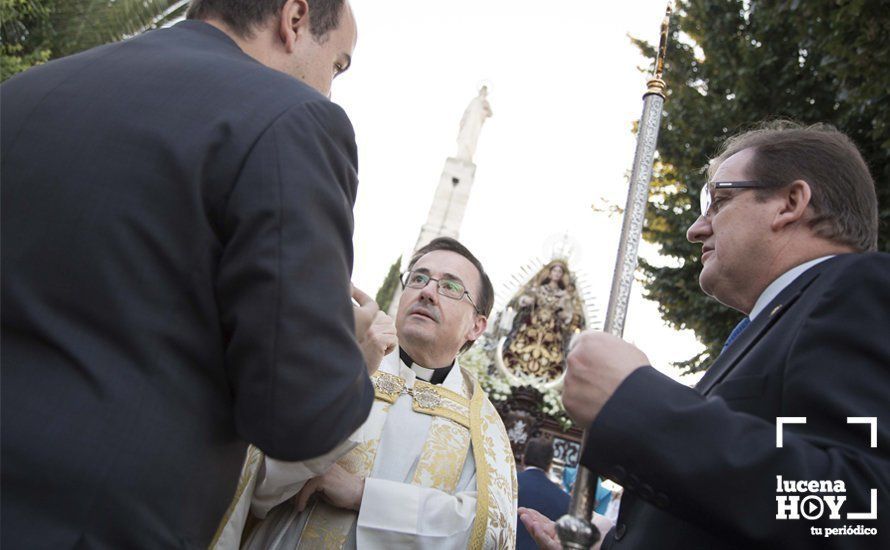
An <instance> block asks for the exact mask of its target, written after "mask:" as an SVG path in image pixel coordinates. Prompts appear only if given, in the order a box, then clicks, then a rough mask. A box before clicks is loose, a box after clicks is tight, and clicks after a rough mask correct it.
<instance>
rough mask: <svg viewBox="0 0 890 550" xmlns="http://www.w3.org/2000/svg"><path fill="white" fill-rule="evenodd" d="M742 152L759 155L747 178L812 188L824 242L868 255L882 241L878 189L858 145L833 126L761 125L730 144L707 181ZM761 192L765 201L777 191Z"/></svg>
mask: <svg viewBox="0 0 890 550" xmlns="http://www.w3.org/2000/svg"><path fill="white" fill-rule="evenodd" d="M744 149H753V150H754V152H755V154H754V156H753V157H752V159H751V161H750V164H749V165H748V170H747V171H748V177H749V178H750V179H752V180H759V181H765V182H770V183H773V184H775V186H777V187H778V186H781V185H785V184H789V183H791V182H793V181H795V180H803V181H805V182H807V183H808V184H809V186H810V189H811V192H812V199H811V201H810V206H811V207H812V209H813V214H814V215H813V216H812V217H811V218H810V219H809V226H810V228H811V229H812V231H813V233H814V234H815V235H817V236H818V237H821V238H823V239H826V240H829V241H832V242H835V243H838V244H842V245H846V246H851V247H853V248H854V249H856V250H858V251H861V252H864V251H868V250H875V249H876V248H877V240H878V202H877V196H876V194H875V184H874V180H873V179H872V177H871V174H870V173H869V171H868V166H867V165H866V163H865V161H864V160H863V158H862V155H861V154H860V153H859V149H857V147H856V145H855V144H854V143H853V141H852V140H851V139H850V138H849V137H847V136H846V135H845V134H843V133H841V132H839V131H838V130H837V129H835V128H834V127H832V126H828V125H823V124H817V125H813V126H803V125H800V124H797V123H794V122H790V121H776V122H770V123H766V124H763V125H762V126H760V127H759V128H757V129H754V130H751V131H748V132H744V133H741V134H739V135H736V136H733V137H731V138H729V139H728V140H726V142H725V143H724V146H723V149H722V151H721V152H720V155H719V156H718V157H717V158H715V159H714V160H713V161H712V162H711V166H710V169H709V175H713V174H714V172H715V171H716V170H717V168H718V167H719V165H720V164H721V163H722V162H723V161H724V160H726V159H728V158H729V157H731V156H733V155H734V154H736V153H738V152H739V151H742V150H744ZM777 187H772V188H767V189H758V190H757V194H758V196H759V197H762V198H765V197H768V196H770V194H771V193H772V192H773V191H774V190H775V189H776V188H777Z"/></svg>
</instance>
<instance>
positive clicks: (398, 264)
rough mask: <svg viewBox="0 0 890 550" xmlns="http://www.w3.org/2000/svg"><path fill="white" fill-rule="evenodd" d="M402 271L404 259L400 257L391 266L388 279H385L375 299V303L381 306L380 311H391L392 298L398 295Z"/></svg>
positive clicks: (387, 275)
mask: <svg viewBox="0 0 890 550" xmlns="http://www.w3.org/2000/svg"><path fill="white" fill-rule="evenodd" d="M401 269H402V257H401V256H399V259H398V260H396V261H395V263H393V264H392V265H391V266H389V272H387V274H386V277H384V279H383V283H382V284H381V285H380V288H379V289H377V296H375V297H374V301H375V302H377V305H378V306H380V311H386V310H388V309H389V305H390V304H391V303H392V298H393V296H395V294H396V289H397V288H399V271H400V270H401Z"/></svg>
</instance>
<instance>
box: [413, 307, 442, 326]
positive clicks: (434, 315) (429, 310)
mask: <svg viewBox="0 0 890 550" xmlns="http://www.w3.org/2000/svg"><path fill="white" fill-rule="evenodd" d="M412 313H421V314H423V315H426V316H427V317H430V318H431V319H432V320H433V321H435V322H437V323H438V322H439V321H441V316H440V315H439V311H438V310H437V309H436V308H434V307H432V306H427V305H425V304H423V303H422V302H417V303H416V304H414V305H413V306H411V307H410V308H408V315H411V314H412Z"/></svg>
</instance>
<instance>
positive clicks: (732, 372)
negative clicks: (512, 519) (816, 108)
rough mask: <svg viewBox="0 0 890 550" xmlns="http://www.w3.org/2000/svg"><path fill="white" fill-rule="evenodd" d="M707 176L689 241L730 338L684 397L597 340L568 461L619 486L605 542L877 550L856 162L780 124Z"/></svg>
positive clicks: (867, 238) (850, 151)
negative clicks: (730, 311)
mask: <svg viewBox="0 0 890 550" xmlns="http://www.w3.org/2000/svg"><path fill="white" fill-rule="evenodd" d="M709 176H710V178H709V184H708V185H707V186H706V187H705V190H704V191H703V196H702V214H701V216H700V217H699V218H698V220H697V221H696V222H695V223H694V224H693V225H692V227H690V228H689V231H688V237H689V239H690V241H693V242H700V243H702V250H703V254H702V263H703V269H702V271H701V276H700V283H701V287H702V289H703V290H704V291H705V292H706V293H708V294H710V295H711V296H713V297H715V298H716V299H718V300H719V301H720V302H722V303H723V304H725V305H728V306H730V307H732V308H735V309H737V310H739V311H741V312H743V313H744V314H745V315H746V316H747V317H746V318H745V320H744V321H743V323H741V324H740V326H741V327H742V329H741V330H737V331H733V332H734V333H735V338H734V339H733V340H732V341H731V342H729V344H728V346H727V347H726V348H725V349H724V351H723V353H722V354H721V355H720V357H719V358H718V359H717V360H716V362H715V363H714V364H713V365H712V366H711V367H710V368H709V369H708V372H707V374H705V376H704V377H703V378H702V379H701V381H700V382H699V384H698V385H697V386H696V388H695V389H692V388H687V387H685V386H683V385H681V384H678V383H676V382H673V381H672V380H670V379H669V378H668V377H666V376H664V375H662V374H660V373H658V372H657V371H656V370H654V369H653V368H652V367H650V366H644V365H648V364H649V362H648V360H647V358H646V356H645V355H643V353H642V352H640V351H639V350H638V349H637V348H635V347H633V346H631V345H629V344H627V343H625V342H623V341H622V340H620V339H619V338H616V337H612V336H610V335H605V334H586V335H584V337H583V338H582V339H581V341H580V342H579V343H578V344H577V346H576V348H575V349H574V350H573V352H572V354H571V357H570V358H569V371H568V374H567V376H566V385H565V396H564V402H565V405H566V407H567V408H568V410H569V412H570V413H571V414H572V415H573V417H574V418H575V419H576V420H577V421H578V422H579V423H581V424H582V425H585V426H587V427H588V444H587V447H586V448H585V449H584V451H583V455H582V462H583V464H585V465H586V466H588V467H589V468H591V469H592V470H594V471H597V472H599V473H601V474H603V475H605V476H608V477H610V478H612V479H613V480H615V481H616V482H618V483H619V484H621V485H623V486H624V488H625V493H626V494H625V497H624V501H623V502H622V505H621V510H620V513H619V516H618V520H617V524H616V525H615V527H614V528H613V529H612V530H611V531H610V532H609V533H608V534H607V535H606V536H605V541H604V543H603V545H602V547H603V548H618V549H622V548H633V549H638V548H639V549H660V548H696V549H697V548H707V549H720V548H814V547H819V548H823V547H824V548H888V547H890V544H888V538H890V531H888V530H887V528H886V525H887V523H886V517H884V518H881V514H886V513H887V512H886V511H887V510H888V509H890V507H888V503H890V499H888V495H890V399H888V395H890V338H888V337H887V335H888V334H890V256H888V255H887V254H880V253H874V252H870V251H872V250H874V249H875V248H876V242H877V226H878V220H877V201H876V198H875V191H874V183H873V180H872V178H871V176H870V175H869V173H868V169H867V167H866V165H865V163H864V161H863V160H862V157H861V156H860V154H859V152H858V150H857V149H856V147H855V145H854V144H853V143H852V142H851V141H850V140H849V138H847V137H846V136H844V135H843V134H841V133H840V132H837V131H836V130H833V129H831V128H827V127H821V126H817V127H809V128H804V127H797V126H784V127H783V126H778V127H765V128H763V129H760V130H757V131H753V132H749V133H746V134H743V135H741V136H738V137H736V138H734V139H732V140H730V141H729V142H728V144H727V145H726V147H725V149H724V151H723V153H722V154H721V155H720V156H719V157H718V158H717V159H716V160H715V161H714V162H713V163H712V165H711V170H710V173H709ZM744 325H747V326H746V327H745V326H744ZM783 417H786V418H787V417H792V418H791V419H790V420H789V421H787V422H786V421H785V420H782V418H783ZM850 419H852V421H851V420H850ZM863 422H864V423H865V425H864V424H863ZM779 438H781V440H779ZM811 482H816V485H815V486H814V485H813V484H812V483H811ZM826 482H827V485H830V488H831V490H827V491H826ZM814 487H815V489H816V490H814ZM804 499H808V500H807V501H806V502H803V500H804ZM829 502H830V503H832V504H833V505H834V506H836V507H837V508H838V509H837V512H836V513H835V512H833V511H832V510H831V509H830V508H829ZM848 514H852V515H848ZM528 519H529V521H531V522H532V523H533V524H534V527H533V528H532V530H533V531H534V532H535V533H537V534H538V535H540V536H542V537H543V538H542V541H543V542H544V543H549V542H551V541H552V539H550V538H548V537H547V534H548V529H552V526H550V525H548V524H546V523H545V522H540V521H536V520H537V518H533V517H530V518H528ZM881 519H883V520H884V521H883V523H881ZM857 526H862V530H863V531H864V532H865V534H849V533H848V532H847V534H844V533H845V532H846V531H845V528H846V529H847V531H849V530H850V529H853V530H855V529H856V527H857ZM832 530H834V531H832ZM549 532H550V534H552V531H549Z"/></svg>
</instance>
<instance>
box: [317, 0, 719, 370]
mask: <svg viewBox="0 0 890 550" xmlns="http://www.w3.org/2000/svg"><path fill="white" fill-rule="evenodd" d="M352 5H353V10H354V12H355V14H356V19H357V21H358V29H359V30H358V45H357V47H356V51H355V55H354V59H353V66H352V68H351V69H350V70H349V71H348V72H347V73H346V74H344V75H343V76H342V77H341V78H339V79H338V80H337V81H335V83H334V88H333V100H334V101H335V102H337V103H338V104H340V105H341V106H342V107H343V108H344V109H345V110H346V112H347V113H348V115H349V117H350V119H351V120H352V122H353V125H354V126H355V130H356V137H357V142H358V150H359V179H360V186H359V195H358V201H357V204H356V208H355V219H356V224H355V238H354V242H355V271H354V277H353V280H354V281H355V283H356V284H357V285H358V286H359V287H361V288H363V289H365V290H366V291H367V292H369V293H371V294H372V295H373V293H375V292H376V291H377V288H378V287H379V285H380V283H381V282H382V280H383V278H384V276H385V275H386V272H387V269H388V268H389V266H390V264H391V263H392V262H393V261H394V260H395V259H396V258H397V257H398V256H399V255H400V254H405V255H407V254H408V253H409V252H410V251H411V249H412V247H413V245H414V242H415V240H416V239H417V236H418V233H419V231H420V227H421V225H422V224H423V222H424V221H425V220H426V217H427V213H428V210H429V207H430V204H431V201H432V197H433V192H434V191H435V188H436V185H437V184H438V181H439V176H440V174H441V171H442V168H443V165H444V162H445V159H446V157H448V156H451V155H454V154H455V150H456V137H457V132H458V127H459V123H460V119H461V115H462V114H463V111H464V109H465V108H466V106H467V104H468V103H469V101H470V100H471V99H472V98H473V97H475V96H476V94H477V92H478V89H479V87H480V86H481V85H482V84H487V85H488V87H489V96H488V98H489V102H490V104H491V107H492V110H493V112H494V116H493V117H492V118H489V119H488V120H487V121H486V123H485V125H484V127H483V129H482V134H481V137H480V139H479V145H478V148H477V150H476V155H475V158H474V160H475V163H476V165H477V169H476V176H475V181H474V183H473V188H472V193H471V196H470V201H469V205H468V206H467V210H466V214H465V217H464V221H463V225H462V228H461V234H460V239H461V241H462V242H463V243H464V244H466V245H467V246H468V247H469V248H470V250H472V251H473V252H474V253H475V254H476V255H477V256H478V257H479V258H480V260H481V261H482V262H483V264H484V265H485V266H486V270H487V271H488V272H489V273H490V275H491V277H492V281H493V283H494V287H495V291H496V292H497V293H501V291H502V288H503V285H504V283H505V282H507V281H508V280H509V279H510V278H511V277H512V276H513V274H514V273H515V272H516V271H517V270H519V269H520V267H521V266H523V265H525V264H526V263H528V262H529V261H530V260H533V259H534V258H540V259H542V260H549V257H550V251H549V250H548V249H547V248H546V245H547V241H548V240H549V241H550V242H552V241H553V239H554V236H558V235H562V234H563V233H568V235H569V236H570V237H571V239H572V240H573V241H574V242H575V243H577V246H578V248H579V250H578V257H577V259H576V261H575V262H574V263H573V264H572V265H571V266H570V267H571V268H572V269H573V270H575V271H579V272H581V273H582V274H583V276H584V278H585V279H586V280H587V281H588V282H589V283H590V284H591V287H592V290H593V294H594V295H595V297H596V300H597V306H598V307H599V309H600V311H601V312H603V313H604V312H605V309H606V304H607V301H608V294H609V288H610V281H611V277H612V271H613V269H614V263H615V253H616V247H617V240H618V234H619V231H620V226H621V219H620V217H612V218H610V217H608V216H607V215H606V214H603V213H595V212H593V210H592V209H591V204H592V203H594V202H598V201H599V199H600V198H601V197H603V198H605V199H607V200H609V201H612V202H615V203H618V204H620V205H621V206H624V202H625V199H626V195H627V174H629V171H630V168H631V165H632V161H633V152H634V147H635V138H634V136H633V135H632V134H631V125H632V124H633V122H634V121H636V120H638V119H639V117H640V113H641V111H642V105H643V104H642V94H643V92H644V91H645V83H646V80H647V75H645V74H643V73H641V72H639V71H638V70H637V68H638V67H639V66H642V65H644V64H647V60H645V59H644V58H643V57H642V56H641V55H640V54H639V51H638V50H637V49H636V48H635V47H634V46H633V45H632V44H631V43H630V40H629V38H628V36H627V35H628V34H630V35H633V36H636V37H640V38H644V39H646V40H648V41H650V42H654V41H656V40H657V39H658V32H659V27H660V24H661V19H662V17H663V15H664V9H665V6H666V2H665V1H664V0H634V1H627V2H609V3H608V4H607V3H604V2H591V1H590V0H553V1H551V2H547V3H541V2H528V1H518V0H514V1H506V0H454V1H451V2H431V1H429V0H410V1H409V0H386V1H383V2H379V1H371V0H353V4H352ZM665 80H667V82H668V86H670V85H671V84H672V83H671V81H670V74H666V75H665ZM668 107H669V105H668ZM641 251H642V255H643V256H644V257H646V258H647V259H649V260H650V261H658V259H657V256H656V254H655V253H654V249H653V247H652V246H651V245H647V244H646V243H644V244H643V246H642V248H641ZM501 298H503V297H501ZM493 316H494V315H493ZM625 338H626V339H627V340H629V341H631V342H633V343H635V344H636V345H638V346H639V347H640V348H641V349H642V350H643V351H644V352H646V353H647V354H648V356H649V358H650V359H651V360H652V363H653V365H654V366H656V368H659V369H661V370H664V371H665V372H669V368H668V365H669V363H670V362H671V361H677V360H682V359H687V358H689V357H691V356H692V355H694V354H695V353H697V352H698V351H699V350H700V349H701V346H700V345H699V344H698V343H697V341H696V340H695V338H694V336H693V334H692V333H691V332H690V331H683V332H677V331H674V330H672V329H669V328H667V327H666V326H665V325H664V323H663V322H662V321H661V319H660V317H659V315H658V312H657V308H656V304H655V303H653V302H649V301H647V300H644V299H643V298H642V297H641V285H639V284H635V285H634V298H633V300H632V304H631V308H630V312H629V314H628V319H627V325H626V328H625ZM669 373H670V372H669Z"/></svg>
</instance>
